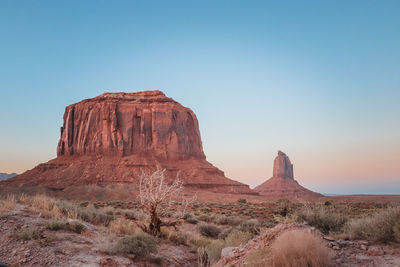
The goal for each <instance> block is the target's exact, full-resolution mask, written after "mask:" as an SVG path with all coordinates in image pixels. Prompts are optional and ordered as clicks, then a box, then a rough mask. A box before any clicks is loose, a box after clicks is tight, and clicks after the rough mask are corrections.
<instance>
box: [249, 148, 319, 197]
mask: <svg viewBox="0 0 400 267" xmlns="http://www.w3.org/2000/svg"><path fill="white" fill-rule="evenodd" d="M254 191H256V192H258V193H259V194H260V195H264V196H271V197H321V196H322V195H321V194H319V193H315V192H313V191H311V190H308V189H307V188H304V187H302V186H301V185H299V183H298V182H297V181H296V180H295V179H294V176H293V164H292V163H291V162H290V159H289V157H288V156H287V155H286V154H285V153H283V152H282V151H278V156H277V157H276V158H275V160H274V171H273V176H272V177H271V178H270V179H268V180H267V181H265V182H264V183H262V184H260V185H259V186H257V187H256V188H254Z"/></svg>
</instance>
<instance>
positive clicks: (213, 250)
mask: <svg viewBox="0 0 400 267" xmlns="http://www.w3.org/2000/svg"><path fill="white" fill-rule="evenodd" d="M224 247H226V246H225V242H224V241H222V240H212V241H211V243H210V244H209V245H207V246H206V247H205V250H206V252H207V255H208V259H209V260H210V263H211V264H212V263H215V262H217V261H218V260H219V258H220V257H221V251H222V249H223V248H224Z"/></svg>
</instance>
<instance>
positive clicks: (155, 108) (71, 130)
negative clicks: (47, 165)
mask: <svg viewBox="0 0 400 267" xmlns="http://www.w3.org/2000/svg"><path fill="white" fill-rule="evenodd" d="M97 154H99V155H119V156H129V155H134V154H140V155H143V156H156V157H158V158H163V159H188V158H191V157H194V158H198V159H205V156H204V153H203V147H202V144H201V139H200V132H199V127H198V122H197V118H196V116H195V115H194V113H193V111H191V110H190V109H188V108H185V107H183V106H182V105H180V104H179V103H178V102H176V101H174V100H173V99H171V98H168V97H166V96H165V95H164V94H163V93H162V92H161V91H146V92H139V93H105V94H102V95H100V96H98V97H95V98H92V99H87V100H83V101H81V102H79V103H76V104H73V105H70V106H68V107H67V108H66V109H65V114H64V125H63V127H61V138H60V141H59V143H58V148H57V155H58V156H62V155H68V156H72V155H97Z"/></svg>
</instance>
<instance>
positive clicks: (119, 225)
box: [108, 218, 140, 235]
mask: <svg viewBox="0 0 400 267" xmlns="http://www.w3.org/2000/svg"><path fill="white" fill-rule="evenodd" d="M108 227H109V228H110V230H111V232H113V233H115V234H117V235H133V234H136V233H138V232H140V229H139V228H138V227H137V226H136V225H135V223H133V222H132V221H130V220H127V219H122V218H118V219H116V220H114V221H112V222H111V223H110V225H109V226H108Z"/></svg>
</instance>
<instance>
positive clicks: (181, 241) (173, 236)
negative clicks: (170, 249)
mask: <svg viewBox="0 0 400 267" xmlns="http://www.w3.org/2000/svg"><path fill="white" fill-rule="evenodd" d="M168 240H169V241H171V242H172V243H174V244H176V245H186V244H187V236H186V235H184V234H183V233H181V232H175V231H171V232H170V234H169V235H168Z"/></svg>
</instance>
